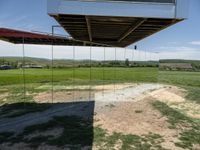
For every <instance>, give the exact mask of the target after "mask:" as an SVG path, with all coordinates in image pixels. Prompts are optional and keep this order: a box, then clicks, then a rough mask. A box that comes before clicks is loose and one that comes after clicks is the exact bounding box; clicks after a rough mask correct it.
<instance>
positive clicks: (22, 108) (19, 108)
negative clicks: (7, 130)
mask: <svg viewBox="0 0 200 150" xmlns="http://www.w3.org/2000/svg"><path fill="white" fill-rule="evenodd" d="M50 106H51V104H37V103H34V102H33V103H13V104H5V105H3V106H2V107H1V109H0V116H1V117H7V118H13V117H18V116H22V115H25V114H28V113H33V112H40V111H44V110H46V109H48V108H50Z"/></svg>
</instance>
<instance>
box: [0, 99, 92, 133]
mask: <svg viewBox="0 0 200 150" xmlns="http://www.w3.org/2000/svg"><path fill="white" fill-rule="evenodd" d="M41 105H42V104H41ZM93 112H94V102H93V101H90V102H75V103H73V102H72V103H60V104H54V105H53V106H52V107H51V108H50V109H48V110H45V111H43V112H38V113H32V114H27V115H24V116H20V117H16V118H4V119H1V120H0V132H5V131H14V132H20V131H22V130H23V129H24V128H25V127H26V126H29V125H33V124H39V123H45V122H47V121H49V120H51V119H52V118H53V117H54V116H80V117H83V118H85V119H89V120H91V121H92V120H93Z"/></svg>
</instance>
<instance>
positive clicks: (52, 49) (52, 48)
mask: <svg viewBox="0 0 200 150" xmlns="http://www.w3.org/2000/svg"><path fill="white" fill-rule="evenodd" d="M54 27H55V26H52V36H54ZM53 66H54V47H53V39H52V47H51V96H52V97H51V102H52V104H53V99H54V93H53V92H54V89H53V84H54V78H53V75H54V72H53Z"/></svg>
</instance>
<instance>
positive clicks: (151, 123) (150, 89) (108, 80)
mask: <svg viewBox="0 0 200 150" xmlns="http://www.w3.org/2000/svg"><path fill="white" fill-rule="evenodd" d="M104 69H105V70H104ZM103 70H104V76H103ZM25 72H26V75H25V77H26V78H25V79H26V80H25V81H26V82H27V84H26V86H25V87H26V89H25V91H26V95H25V98H26V99H24V94H23V91H24V89H23V78H22V71H21V70H8V71H0V76H1V77H0V84H1V87H0V93H1V94H0V102H1V105H3V104H5V103H14V104H12V105H3V106H1V107H0V123H1V132H2V133H0V149H4V148H5V149H6V148H10V149H17V148H22V149H23V148H24V149H28V148H29V149H36V148H39V149H63V148H69V149H72V148H74V149H80V148H85V149H92V148H93V149H123V150H126V149H144V150H145V149H164V148H166V149H175V150H176V149H177V150H183V149H195V148H196V149H198V148H199V147H200V140H199V139H200V137H199V135H200V117H199V116H200V114H199V112H198V110H199V108H200V73H199V72H184V71H182V72H181V71H180V72H179V71H176V72H172V71H160V72H158V70H157V69H156V68H92V70H91V81H90V69H89V68H76V69H75V74H74V75H75V76H74V77H75V78H74V80H73V69H55V70H54V85H55V86H54V94H53V96H54V100H55V101H53V103H52V93H51V90H52V85H51V70H47V69H41V70H40V69H39V70H37V69H36V70H34V69H31V70H29V69H28V70H25ZM157 81H159V84H158V83H157ZM13 83H14V84H13ZM89 98H91V99H90V100H89ZM75 101H76V102H75ZM19 102H26V103H25V105H24V103H19ZM35 102H37V103H35ZM57 115H58V116H60V117H56V118H54V117H53V116H57ZM75 116H76V117H75ZM79 117H81V118H79ZM82 118H84V119H82ZM85 119H86V120H85ZM88 119H89V120H88ZM15 123H18V124H17V125H16V126H15V125H14V124H15ZM3 125H4V126H3ZM32 125H33V126H32ZM26 126H28V127H26ZM12 128H14V130H11V129H12ZM23 128H25V130H24V129H23ZM3 129H4V130H3ZM4 131H5V132H4ZM6 131H7V132H6ZM8 131H9V132H8ZM13 131H14V132H15V131H16V132H17V134H16V135H15V134H14V133H13ZM20 131H21V134H20V133H18V132H20ZM52 132H56V133H55V134H52ZM80 136H81V137H80ZM87 139H88V140H87ZM10 144H11V145H10ZM12 144H13V145H12Z"/></svg>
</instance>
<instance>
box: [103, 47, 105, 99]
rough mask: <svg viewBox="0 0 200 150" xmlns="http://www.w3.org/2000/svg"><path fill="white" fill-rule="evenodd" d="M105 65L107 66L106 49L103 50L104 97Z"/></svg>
mask: <svg viewBox="0 0 200 150" xmlns="http://www.w3.org/2000/svg"><path fill="white" fill-rule="evenodd" d="M105 64H106V47H104V49H103V96H104V92H105V91H104V90H105V83H104V82H105Z"/></svg>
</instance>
